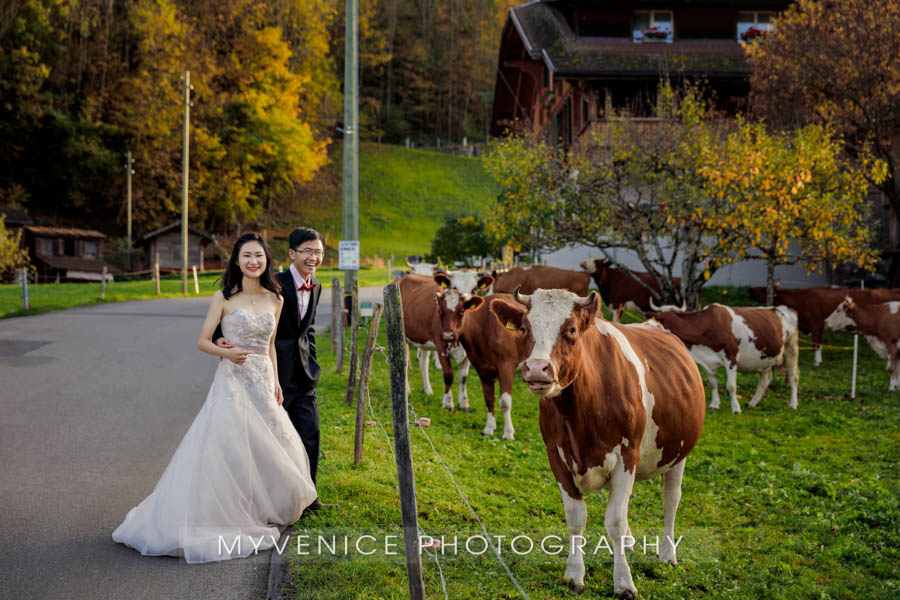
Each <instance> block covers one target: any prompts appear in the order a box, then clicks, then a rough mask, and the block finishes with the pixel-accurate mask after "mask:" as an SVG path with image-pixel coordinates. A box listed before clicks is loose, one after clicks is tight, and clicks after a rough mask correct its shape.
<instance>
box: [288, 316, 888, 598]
mask: <svg viewBox="0 0 900 600" xmlns="http://www.w3.org/2000/svg"><path fill="white" fill-rule="evenodd" d="M382 338H383V334H382ZM361 339H362V338H361ZM826 342H827V343H829V344H832V345H834V346H839V347H843V346H847V345H850V344H851V343H852V342H851V338H850V337H849V336H847V335H844V334H830V335H828V336H827V337H826ZM382 343H383V340H382ZM319 347H320V348H322V352H321V356H322V358H323V360H322V362H323V378H322V382H321V385H320V411H321V422H322V439H323V442H322V445H323V449H324V451H325V454H326V456H325V458H324V459H323V460H322V462H321V463H320V476H319V481H320V496H321V497H322V499H323V501H324V502H326V503H334V504H339V505H340V506H339V508H330V509H327V510H325V511H321V512H320V513H318V514H315V515H312V516H310V517H307V518H304V519H303V520H302V521H301V522H300V523H299V524H298V526H297V527H296V529H295V532H294V533H295V534H305V535H310V536H311V538H309V540H310V542H311V543H310V546H308V547H306V548H305V549H304V551H306V552H309V553H310V554H309V555H307V556H303V555H299V554H298V548H297V546H296V540H292V542H291V543H292V546H291V550H290V552H289V555H290V560H291V565H292V570H293V583H294V592H293V593H294V597H296V598H304V599H307V598H323V599H324V598H328V599H332V598H405V597H407V587H406V585H407V584H406V569H405V564H404V561H403V558H402V552H403V550H402V548H403V545H402V537H399V536H400V534H401V529H400V509H399V502H398V499H397V494H396V491H395V477H396V470H395V467H394V466H393V463H392V461H391V452H390V448H391V446H392V443H391V444H389V443H388V436H387V435H386V434H385V433H384V432H383V431H382V430H381V428H380V427H375V428H371V427H367V429H366V447H365V456H364V461H363V463H362V465H361V466H360V467H358V468H357V467H354V466H353V464H352V454H353V431H354V425H353V424H354V416H353V409H351V408H348V407H346V406H345V405H344V402H343V398H344V389H345V379H344V378H343V377H341V376H337V375H335V374H334V360H333V359H332V358H331V355H330V354H329V353H328V338H327V336H322V338H321V340H320V344H319ZM850 357H851V353H850V352H848V351H845V350H838V349H827V350H826V351H825V363H824V365H823V366H822V367H819V368H817V369H813V368H812V352H810V351H803V352H801V361H800V367H801V380H800V407H799V409H798V410H797V411H792V410H789V409H788V408H787V406H786V405H787V400H788V397H789V392H788V390H787V387H786V385H785V383H784V381H783V378H782V377H781V376H780V375H779V376H776V382H775V383H774V384H773V386H772V388H771V389H770V390H769V392H768V394H767V395H766V397H765V399H764V400H763V402H762V403H761V405H760V406H759V407H757V408H755V409H749V408H747V407H746V402H747V401H748V400H749V398H750V396H751V395H752V392H753V390H754V389H755V386H756V377H755V376H750V375H741V376H740V377H739V389H738V391H739V393H740V394H741V397H742V402H743V404H744V413H743V414H741V415H732V414H731V413H730V412H729V411H728V410H727V408H726V409H725V410H720V411H718V412H715V413H709V414H708V415H707V418H706V424H705V428H704V431H703V435H702V437H701V440H700V442H699V444H698V446H697V448H696V449H695V450H694V451H693V453H692V454H691V456H690V457H689V458H688V461H687V468H686V471H685V479H684V486H683V490H684V496H683V498H682V502H681V507H680V510H679V513H678V520H677V523H676V535H683V536H684V540H683V542H682V543H681V545H680V546H679V561H680V564H679V565H678V566H677V567H671V566H667V565H663V564H661V563H660V562H659V561H658V560H657V559H656V557H655V556H654V555H653V552H654V551H653V549H652V548H650V549H649V550H648V554H647V555H644V553H643V551H642V550H641V549H640V547H639V550H638V552H637V553H635V554H633V555H631V556H630V558H629V562H630V564H631V569H632V573H633V576H634V579H635V583H636V585H637V587H638V589H639V591H640V593H641V597H643V598H654V599H656V598H661V599H676V598H678V599H680V598H709V599H719V598H733V599H747V600H756V599H760V598H767V599H769V598H771V599H781V598H790V599H793V598H810V599H812V598H851V597H855V598H891V597H894V598H895V597H897V596H898V593H900V591H898V590H900V574H898V572H897V569H896V565H897V564H898V563H900V500H898V498H900V484H898V479H897V475H898V472H900V464H898V463H900V461H898V453H897V448H898V445H900V393H890V394H889V393H887V387H888V376H887V374H886V372H885V371H884V361H883V360H882V359H879V358H878V357H877V356H876V355H875V354H874V353H873V352H871V351H870V350H869V349H868V348H867V347H866V346H865V343H864V342H863V344H862V349H861V353H860V358H861V361H860V367H859V372H860V378H859V381H858V388H857V389H858V400H856V401H851V400H849V399H848V398H847V395H848V390H849V374H850V368H851V367H850V364H851V362H850V361H851V358H850ZM471 375H472V377H471V378H470V380H469V384H468V390H469V397H470V401H471V405H472V408H473V409H474V410H473V412H471V413H463V412H458V411H457V412H455V413H452V414H451V413H447V412H446V411H444V410H442V409H441V408H440V399H439V398H426V397H425V396H424V395H423V394H422V391H421V390H422V384H421V378H420V377H419V376H418V374H417V371H411V373H410V376H411V377H410V382H411V385H412V395H411V397H410V403H411V405H412V406H413V408H414V410H415V411H416V412H417V413H418V414H419V415H420V416H428V417H430V418H431V420H432V423H431V426H430V427H429V428H427V429H426V430H424V431H425V432H427V433H428V435H429V436H430V437H431V439H432V441H433V442H434V444H435V447H436V448H437V450H438V452H439V453H440V455H441V457H442V459H443V460H444V461H445V462H446V464H447V465H448V466H449V468H450V469H451V471H452V472H453V474H454V476H455V478H456V480H457V482H458V483H459V485H460V487H461V489H462V491H463V492H464V494H465V495H466V497H467V498H468V500H469V502H470V503H471V504H472V506H473V507H474V509H475V510H476V511H477V513H478V515H479V516H480V517H481V518H482V519H483V521H484V524H485V526H486V527H487V530H488V532H489V534H490V535H491V536H506V537H505V538H503V539H502V542H501V552H502V556H503V558H504V560H505V561H506V562H507V563H508V564H509V566H510V568H511V570H512V573H513V574H514V576H515V577H516V579H517V580H518V582H519V583H520V585H521V586H522V587H523V588H524V589H525V590H526V592H527V593H528V595H529V596H530V598H532V599H538V598H560V597H569V596H571V593H570V592H569V591H568V589H567V588H566V587H565V586H564V585H562V584H561V583H560V578H561V576H562V574H563V571H564V569H565V553H564V551H563V554H562V555H553V554H546V553H544V552H542V551H541V550H540V548H539V546H538V545H537V544H539V542H540V540H541V539H542V538H544V537H545V536H548V535H555V536H559V537H561V538H563V539H565V535H566V527H565V516H564V512H563V508H562V503H561V501H560V497H559V491H558V488H557V486H556V484H555V482H554V480H553V477H552V474H551V473H550V469H549V466H548V464H547V457H546V452H545V449H544V444H543V442H542V440H541V436H540V431H539V428H538V424H537V399H536V397H535V396H533V395H531V394H529V393H528V391H527V390H526V388H525V387H524V386H523V385H522V383H521V382H520V381H517V383H516V387H515V390H514V394H513V409H512V410H513V420H514V423H515V427H516V438H517V439H516V441H511V442H509V441H501V440H500V439H499V434H496V435H495V436H494V437H490V438H487V437H483V436H482V435H481V430H482V428H483V426H484V419H485V408H484V403H483V401H482V399H481V390H480V385H479V383H478V381H477V378H476V377H475V376H474V371H472V372H471ZM720 379H721V381H720V386H722V389H724V372H723V373H722V374H721V378H720ZM431 381H432V385H433V386H434V387H435V389H440V388H441V385H440V382H441V376H440V373H439V372H438V371H436V370H434V369H433V368H432V376H431ZM371 388H372V393H371V397H372V408H373V413H372V415H370V417H369V418H370V419H371V418H372V417H373V416H374V417H375V418H376V419H377V421H378V422H379V423H381V424H383V425H384V427H385V430H386V431H387V434H388V435H389V434H390V429H391V427H390V403H389V389H388V378H387V368H386V361H385V359H384V357H383V355H381V354H378V355H376V357H375V362H374V373H373V376H372V384H371ZM455 389H456V386H455V385H454V391H455ZM726 404H727V403H726ZM498 414H499V411H498ZM500 429H502V422H501V424H500ZM411 436H412V452H413V460H414V465H415V470H416V486H417V491H418V511H419V522H420V525H421V527H422V529H423V531H424V532H425V533H426V534H428V535H431V536H434V537H440V536H441V535H443V536H445V540H446V541H448V542H449V541H451V540H452V537H453V536H454V535H455V536H458V538H459V540H460V543H459V547H458V550H457V554H456V555H455V556H454V555H453V550H452V547H450V546H445V550H446V552H445V555H444V556H443V557H440V556H439V558H440V567H441V569H442V571H443V576H444V578H445V581H446V587H447V592H448V595H449V597H451V598H518V597H520V596H519V595H518V593H517V592H516V591H515V589H514V587H513V585H512V583H511V582H510V580H509V579H508V578H507V576H506V575H505V573H504V572H503V570H502V568H501V567H500V565H499V563H498V562H497V559H496V558H494V557H493V556H492V555H491V553H490V551H488V552H485V553H484V554H481V555H478V556H475V555H473V554H471V553H469V552H467V551H466V548H465V545H464V544H465V540H466V538H467V537H468V536H472V535H477V534H480V529H479V528H478V525H477V524H476V523H475V522H474V519H473V517H472V516H471V515H470V513H469V511H468V509H467V508H466V506H465V504H464V503H463V500H462V499H461V497H460V496H459V494H458V493H457V491H456V489H455V488H454V486H453V484H452V482H451V480H450V478H449V475H448V474H447V472H446V471H445V470H444V468H443V467H442V466H441V464H440V462H439V461H438V459H437V457H436V455H435V453H434V452H433V451H432V448H431V446H430V445H429V443H428V442H427V440H426V439H425V437H424V435H423V432H422V431H420V430H419V429H418V428H412V431H411ZM607 495H608V492H606V491H604V492H602V493H600V494H596V495H592V496H589V497H588V498H587V507H588V527H587V533H586V535H587V536H588V538H589V542H590V546H589V548H591V549H592V552H593V549H594V547H595V544H597V543H598V541H599V537H600V536H601V535H602V534H603V533H604V527H603V514H604V511H605V508H606V497H607ZM629 519H630V524H631V528H632V530H633V531H634V533H635V535H636V536H637V538H638V540H639V541H640V540H642V538H643V536H647V538H648V541H652V539H653V536H656V535H662V504H661V482H660V481H659V480H658V479H657V480H653V481H647V482H639V483H637V484H636V485H635V490H634V495H633V498H632V501H631V506H630V510H629ZM362 534H371V535H373V536H374V537H375V538H376V540H377V541H376V542H372V541H371V540H369V539H368V538H365V539H363V542H362V543H361V550H362V551H365V552H368V551H370V550H373V549H374V550H375V552H374V554H372V555H371V556H363V555H361V554H359V553H358V552H357V551H356V549H355V548H354V542H355V540H356V539H357V538H359V536H360V535H362ZM319 535H322V536H323V537H324V538H325V539H326V540H327V541H328V542H329V543H331V537H332V536H336V540H337V548H336V551H335V554H336V555H332V553H331V551H330V550H329V549H328V547H325V548H323V554H319V552H318V549H317V545H316V541H317V536H319ZM343 535H347V536H349V540H350V541H349V546H348V555H347V556H344V551H343V541H342V540H343V538H342V536H343ZM387 535H396V536H398V537H396V538H388V539H387V541H388V542H389V543H396V544H397V545H396V546H389V547H388V551H391V552H397V553H398V554H397V555H386V552H385V536H387ZM517 535H525V536H528V537H529V538H530V539H531V540H533V541H534V542H535V544H536V549H535V550H534V551H532V552H530V553H528V554H525V555H522V556H519V555H517V554H515V553H514V552H512V551H511V547H510V545H509V543H510V540H511V539H512V538H513V537H515V536H517ZM553 543H554V542H553V540H552V539H551V540H550V541H549V542H548V543H547V544H548V549H549V550H551V551H552V550H553V548H552V545H553ZM482 547H483V544H482V543H480V542H478V541H476V542H473V543H472V545H471V550H472V551H473V552H478V551H480V550H481V549H482ZM524 548H527V542H526V541H525V540H524V538H522V539H520V540H519V546H518V550H519V551H522V550H523V549H524ZM423 563H424V565H425V566H424V569H425V584H426V592H427V594H428V596H430V597H435V598H436V597H443V592H442V588H441V585H442V584H441V577H440V573H439V570H438V566H437V564H435V562H434V560H433V558H432V557H430V556H424V557H423ZM586 565H587V576H586V583H587V590H586V592H585V597H598V598H605V597H611V596H612V558H611V557H610V556H609V555H608V553H606V551H605V550H602V549H601V550H600V551H599V552H597V554H596V555H594V554H591V555H589V556H588V557H587V558H586Z"/></svg>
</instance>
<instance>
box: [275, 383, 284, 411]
mask: <svg viewBox="0 0 900 600" xmlns="http://www.w3.org/2000/svg"><path fill="white" fill-rule="evenodd" d="M275 401H276V402H278V406H281V405H282V404H284V392H282V391H281V386H280V385H278V384H277V383H276V384H275Z"/></svg>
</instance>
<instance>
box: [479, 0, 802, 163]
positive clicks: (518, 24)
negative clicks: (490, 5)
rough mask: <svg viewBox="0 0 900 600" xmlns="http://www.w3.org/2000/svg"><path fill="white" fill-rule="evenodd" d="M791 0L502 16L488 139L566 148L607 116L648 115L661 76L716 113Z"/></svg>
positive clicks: (573, 8)
mask: <svg viewBox="0 0 900 600" xmlns="http://www.w3.org/2000/svg"><path fill="white" fill-rule="evenodd" d="M789 4H790V0H659V1H655V2H649V1H647V0H630V1H623V0H617V1H616V0H593V1H587V0H533V1H532V2H528V3H527V4H522V5H520V6H517V7H515V8H513V9H511V10H510V12H509V17H508V19H507V22H506V25H505V27H504V29H503V35H502V41H501V43H500V53H499V65H498V70H497V80H496V84H495V90H494V106H493V114H492V120H491V134H492V135H494V136H501V135H506V134H507V133H509V132H513V133H530V134H533V135H538V136H546V138H547V139H549V140H554V141H555V142H556V143H561V144H563V145H566V146H569V145H572V144H573V143H576V142H577V141H578V140H579V138H580V137H581V136H583V135H584V134H585V132H587V131H588V129H589V128H590V124H591V123H592V122H594V121H597V120H599V119H602V118H603V115H604V113H605V112H606V111H609V110H611V109H629V110H631V111H632V112H633V113H634V114H635V115H636V116H640V115H641V114H642V113H643V114H646V113H647V112H648V110H649V107H650V106H652V104H653V103H654V102H655V96H656V90H657V87H658V85H659V81H660V79H661V78H662V77H668V78H669V79H670V80H672V81H675V82H677V81H679V80H684V79H693V80H701V79H702V80H703V81H704V82H705V84H706V86H707V87H708V88H710V89H711V90H712V91H714V92H715V97H716V101H717V104H718V108H721V109H724V110H726V111H728V112H732V113H733V112H735V111H736V110H738V109H739V108H741V106H742V104H743V101H744V99H745V98H746V96H747V94H748V92H749V82H748V77H749V74H750V66H749V63H748V61H747V59H746V57H745V54H744V45H745V44H748V43H752V41H753V38H755V37H757V36H760V35H765V32H766V31H768V30H769V29H770V28H771V27H772V24H771V20H772V17H773V16H775V15H776V14H777V13H778V12H780V11H783V10H784V9H785V8H787V6H788V5H789Z"/></svg>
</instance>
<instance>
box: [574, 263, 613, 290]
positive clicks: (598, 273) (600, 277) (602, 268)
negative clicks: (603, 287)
mask: <svg viewBox="0 0 900 600" xmlns="http://www.w3.org/2000/svg"><path fill="white" fill-rule="evenodd" d="M610 267H612V263H611V262H609V260H607V259H605V258H589V259H587V260H583V261H581V268H582V270H583V271H585V272H586V273H587V274H589V275H590V276H591V277H593V278H594V281H596V282H597V284H598V285H600V284H602V283H603V282H605V281H606V271H607V269H609V268H610Z"/></svg>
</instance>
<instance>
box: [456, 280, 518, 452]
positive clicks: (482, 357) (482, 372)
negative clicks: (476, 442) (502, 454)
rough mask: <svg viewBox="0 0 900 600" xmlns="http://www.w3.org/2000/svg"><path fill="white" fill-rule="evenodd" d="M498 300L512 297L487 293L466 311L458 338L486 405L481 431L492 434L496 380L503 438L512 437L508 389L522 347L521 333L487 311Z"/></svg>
mask: <svg viewBox="0 0 900 600" xmlns="http://www.w3.org/2000/svg"><path fill="white" fill-rule="evenodd" d="M476 298H477V297H476ZM476 298H472V299H471V300H470V301H469V302H468V303H467V304H468V305H471V303H472V302H473V301H474V300H476ZM478 299H480V298H478ZM498 301H505V302H513V297H512V296H511V295H510V294H493V295H488V296H485V297H484V302H483V303H481V304H480V305H478V306H476V307H473V308H472V309H471V310H466V313H465V316H464V317H463V324H462V333H461V334H460V336H459V341H460V343H461V344H462V346H463V348H465V350H466V356H467V357H468V359H469V362H470V363H471V365H472V367H474V368H475V372H476V373H478V378H479V379H480V380H481V389H482V391H483V392H484V403H485V406H486V407H487V420H486V422H485V425H484V430H483V431H482V433H483V434H484V435H493V434H494V431H495V430H496V429H497V420H496V418H495V417H494V400H495V395H494V393H495V390H494V383H499V384H500V411H501V412H502V413H503V439H504V440H514V439H516V438H515V434H516V430H515V428H514V427H513V422H512V388H513V381H514V379H515V376H516V369H518V367H519V364H520V363H521V361H522V360H523V359H524V358H525V354H524V351H525V348H524V340H523V339H522V336H519V335H516V333H515V328H514V329H513V330H512V331H510V329H509V328H507V327H504V326H503V325H501V324H500V322H499V321H498V320H497V318H496V317H495V316H494V314H493V313H492V312H491V310H490V309H491V306H493V304H494V303H495V302H498Z"/></svg>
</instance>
